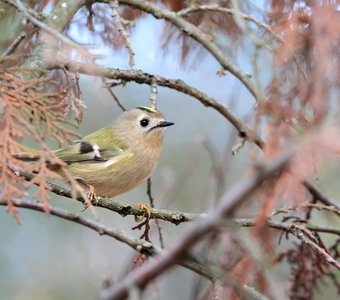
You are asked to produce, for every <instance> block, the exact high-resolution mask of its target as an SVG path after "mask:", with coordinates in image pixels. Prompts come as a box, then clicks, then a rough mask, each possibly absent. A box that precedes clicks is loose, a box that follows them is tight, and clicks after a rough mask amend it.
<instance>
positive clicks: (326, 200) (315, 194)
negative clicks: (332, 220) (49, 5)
mask: <svg viewBox="0 0 340 300" xmlns="http://www.w3.org/2000/svg"><path fill="white" fill-rule="evenodd" d="M303 185H304V186H305V187H306V189H307V190H308V191H309V192H310V193H311V194H312V196H313V197H314V198H315V199H317V200H318V201H320V202H322V203H323V204H325V205H328V206H334V207H335V208H337V209H340V205H338V204H337V203H336V202H335V201H334V200H332V199H330V198H329V197H327V196H326V195H324V194H323V193H322V191H321V190H320V189H319V188H318V187H316V186H315V185H313V184H312V183H311V182H309V181H307V180H305V181H304V182H303Z"/></svg>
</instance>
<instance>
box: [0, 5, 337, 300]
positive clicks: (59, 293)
mask: <svg viewBox="0 0 340 300" xmlns="http://www.w3.org/2000/svg"><path fill="white" fill-rule="evenodd" d="M260 5H262V2H261V3H260ZM76 18H77V17H76ZM15 21H16V19H15V18H13V19H11V22H15ZM11 24H13V23H11ZM72 26H73V25H71V28H69V29H68V32H69V33H70V35H71V37H72V38H74V40H76V41H77V42H82V43H87V44H91V45H94V47H93V52H95V53H99V54H101V55H103V57H102V59H101V60H100V61H99V63H100V64H102V65H104V66H111V67H114V68H128V67H129V66H128V60H129V57H128V53H127V51H126V49H125V48H124V49H121V50H115V51H111V50H109V49H107V48H105V47H103V46H102V45H101V41H100V40H99V39H96V38H95V37H93V36H91V35H90V34H86V29H82V31H80V29H79V27H78V26H73V27H72ZM163 28H164V22H162V21H158V20H155V19H154V18H152V17H144V18H143V19H141V20H139V21H138V22H137V25H136V28H134V30H133V34H132V36H131V43H132V47H133V49H134V50H135V54H136V55H135V63H136V67H137V69H142V70H143V71H145V72H149V73H155V74H159V75H161V76H165V77H169V78H180V79H182V80H184V81H185V82H186V83H188V84H189V85H192V86H194V87H197V88H199V89H200V90H201V91H203V92H205V93H207V94H208V95H210V96H212V97H213V98H215V99H216V100H218V101H219V102H221V103H223V104H226V105H228V106H229V107H230V108H231V109H232V110H233V111H234V113H235V114H236V115H237V116H238V117H239V118H241V119H242V120H244V122H245V123H247V124H248V125H249V126H250V127H251V126H252V122H253V115H254V107H255V103H254V100H253V98H252V97H251V96H250V94H249V92H248V91H246V89H245V88H244V87H243V85H242V84H241V83H240V82H239V81H238V80H237V79H235V77H234V76H232V75H230V74H228V73H227V74H226V75H225V76H222V77H219V76H217V75H216V73H217V72H218V71H219V69H220V67H219V65H218V63H217V62H216V61H215V60H214V59H213V58H212V57H211V56H210V55H205V54H203V53H202V51H198V52H196V53H194V54H193V55H190V56H189V57H188V59H187V62H186V63H185V64H184V65H183V64H182V63H180V60H179V55H180V53H179V49H178V47H177V45H171V46H170V47H168V49H167V51H164V49H163V48H162V47H161V45H160V43H159V40H160V38H161V35H162V34H163ZM14 29H15V27H14V26H11V27H6V26H3V27H1V28H0V45H1V42H3V41H4V38H5V37H6V38H8V32H9V31H11V30H12V31H13V35H12V36H13V37H15V36H16V34H17V32H16V31H15V30H14ZM250 51H253V48H251V47H247V41H245V46H244V47H243V48H242V49H241V50H240V52H239V53H238V54H237V55H236V57H235V60H236V61H237V63H238V65H239V66H240V68H242V69H243V70H244V71H246V72H247V71H249V72H250V73H251V72H252V70H251V67H250V66H251V61H250V58H251V55H250V54H249V53H250ZM270 59H271V57H269V56H268V57H267V56H266V55H262V57H261V62H262V64H261V77H262V78H261V79H262V80H263V81H264V82H266V80H268V79H269V78H270V76H271V75H270V74H271V73H270V70H267V69H268V66H269V61H270ZM80 83H81V90H82V96H81V99H82V100H83V101H84V102H85V104H86V107H87V108H86V110H85V115H84V118H83V122H82V123H81V124H80V128H79V133H80V134H81V135H85V134H88V133H90V132H92V131H95V130H97V129H99V128H101V127H103V126H104V125H106V124H108V123H109V122H111V121H112V120H114V119H115V118H116V117H117V116H118V115H119V114H120V113H121V110H120V108H119V107H118V106H117V105H116V103H115V102H114V100H113V99H112V97H111V96H110V95H109V93H108V92H107V90H106V89H104V88H103V83H102V81H101V80H100V79H97V78H94V77H89V76H81V80H80ZM114 92H115V93H116V95H117V96H118V98H119V99H120V100H121V102H122V103H123V104H124V106H125V107H127V108H133V107H136V106H141V105H149V104H150V102H149V100H148V98H149V96H150V87H149V86H147V85H138V84H134V83H127V84H126V85H125V86H123V87H117V88H115V89H114ZM157 104H158V108H159V110H160V111H161V112H162V113H163V114H164V115H165V116H166V118H167V119H168V120H170V121H173V122H175V124H176V125H175V126H173V127H171V128H169V129H168V130H167V132H166V137H165V144H164V150H163V154H162V156H161V161H160V164H159V166H158V168H157V170H156V171H155V173H154V174H153V175H152V194H153V196H154V198H155V205H156V207H157V208H167V209H173V210H180V211H184V212H204V211H206V210H207V209H209V207H211V206H212V202H213V201H214V199H215V198H216V197H217V198H218V197H219V196H220V195H221V194H223V192H224V191H226V190H228V188H229V187H230V186H231V185H233V184H234V183H236V182H237V181H238V180H239V179H240V178H241V177H242V176H243V175H244V174H245V172H246V171H247V169H248V167H249V164H250V162H249V160H250V157H249V153H252V151H255V152H256V151H257V150H256V149H255V147H254V146H249V145H246V146H245V148H243V149H241V151H240V152H239V153H238V154H237V155H235V156H232V155H231V149H232V147H233V146H234V145H235V144H236V143H237V142H238V137H237V133H236V131H235V129H234V128H233V127H232V126H231V125H230V124H229V122H228V121H227V120H226V119H225V118H223V117H222V116H221V115H220V114H219V113H217V112H216V111H214V110H213V109H211V108H206V107H204V106H203V105H202V104H200V103H199V102H198V101H197V100H195V99H193V98H191V97H188V96H185V95H183V94H181V93H179V92H176V91H173V90H169V89H166V88H162V87H159V88H158V97H157ZM207 145H208V146H207ZM248 147H249V148H251V151H249V148H248ZM207 148H213V149H214V150H213V153H214V154H213V155H212V152H211V150H209V149H207ZM212 156H213V158H214V159H216V160H217V161H219V162H221V163H223V166H226V167H225V172H224V176H225V177H224V180H223V185H222V190H221V191H218V188H217V187H216V183H215V178H216V177H214V176H215V175H214V174H215V173H214V170H213V162H212ZM339 175H340V174H339V169H338V168H337V167H336V166H334V165H333V164H329V165H326V166H325V167H324V168H323V169H322V172H321V173H320V174H318V178H319V179H320V182H321V183H322V185H323V187H324V188H325V190H327V193H328V195H329V196H333V197H334V198H336V197H337V196H339V195H340V187H339V185H338V184H337V182H336V181H333V180H329V179H330V178H335V177H336V176H339ZM33 192H34V190H32V191H31V192H30V193H28V194H27V199H31V195H32V193H33ZM51 197H52V200H51V205H53V206H55V207H60V208H63V209H66V210H68V211H72V212H75V213H79V214H80V215H81V216H86V217H89V218H94V216H93V214H92V213H91V211H90V210H87V211H85V212H82V210H83V206H82V205H81V204H80V203H78V202H73V201H70V199H66V198H62V197H59V196H55V195H52V194H51ZM116 200H118V201H122V202H127V203H149V200H148V197H147V195H146V183H145V184H142V185H141V186H139V187H138V188H136V189H134V190H133V191H131V192H129V193H126V194H124V195H121V196H119V197H117V198H116ZM96 213H97V215H98V221H99V222H101V223H103V224H105V225H107V226H108V227H111V228H116V229H120V230H123V231H124V232H125V233H127V234H128V235H129V236H133V237H135V238H138V237H139V236H140V235H141V232H138V231H132V230H131V228H132V227H133V226H134V225H135V224H136V223H135V220H134V218H133V217H132V216H128V217H125V218H123V217H121V216H120V215H119V214H116V213H112V212H110V211H105V210H103V209H100V208H96ZM250 216H251V215H250ZM20 218H21V225H17V224H16V223H15V220H14V219H13V217H12V216H11V215H9V214H7V213H6V211H5V209H4V208H1V209H0V220H1V226H0V298H1V299H18V300H19V299H95V298H96V297H98V293H99V292H100V289H101V286H102V283H103V279H104V278H111V279H112V281H113V282H114V281H116V280H118V279H119V278H121V277H122V276H123V275H124V274H125V273H126V272H128V270H130V269H131V268H132V267H133V265H134V263H133V257H134V255H135V252H134V251H133V250H131V249H130V248H129V247H128V246H126V245H124V244H121V243H119V242H117V241H115V240H113V239H111V238H108V237H105V236H99V235H98V234H97V233H95V232H92V231H91V230H89V229H86V228H85V227H81V226H79V225H77V224H73V223H70V222H67V221H64V220H61V219H58V218H55V217H53V216H49V215H47V214H42V213H38V212H34V211H28V210H24V209H20ZM320 218H322V214H320ZM322 221H323V222H324V223H327V224H330V225H334V224H335V222H336V220H335V219H332V218H328V220H325V219H322ZM152 224H153V226H152V230H151V240H152V242H154V243H155V244H159V240H158V234H157V230H156V227H155V226H154V223H153V221H152ZM160 224H161V226H162V230H163V234H164V242H165V245H166V246H167V245H170V244H172V243H173V242H174V241H175V240H176V237H177V236H178V235H179V234H180V233H181V232H183V231H184V230H185V229H186V228H188V227H189V226H192V225H191V224H189V223H188V224H180V225H178V226H176V225H173V224H169V223H166V222H162V221H161V222H160ZM282 247H283V248H284V247H285V246H284V242H283V245H282ZM277 272H278V275H279V276H280V278H281V277H282V278H283V279H285V280H287V279H288V277H289V274H288V273H287V266H284V265H283V266H281V267H280V268H279V269H278V270H277ZM197 279H198V278H197V277H196V275H195V274H193V273H192V272H189V271H188V270H185V269H184V268H181V267H176V268H174V269H173V270H172V271H171V272H170V273H168V274H166V275H164V276H162V277H160V279H159V280H157V281H156V282H155V283H154V284H151V285H150V286H149V288H148V289H147V294H146V295H148V296H147V297H146V298H147V299H169V300H170V299H175V298H178V299H194V297H193V295H192V292H191V291H192V285H193V284H194V283H195V282H196V281H197ZM327 293H328V294H327ZM320 295H322V296H320V299H331V298H332V297H336V296H335V291H334V290H332V289H330V290H329V291H327V292H325V291H323V290H321V291H320ZM325 295H326V296H325ZM333 299H335V298H333Z"/></svg>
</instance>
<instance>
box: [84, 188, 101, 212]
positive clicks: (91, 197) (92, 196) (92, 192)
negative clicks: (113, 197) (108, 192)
mask: <svg viewBox="0 0 340 300" xmlns="http://www.w3.org/2000/svg"><path fill="white" fill-rule="evenodd" d="M88 188H89V191H88V192H87V195H86V196H87V199H88V201H85V202H84V209H83V210H82V212H84V211H85V210H87V209H88V208H89V206H90V204H91V203H92V204H93V205H94V206H97V205H98V198H97V195H96V189H95V187H94V186H93V185H89V186H88Z"/></svg>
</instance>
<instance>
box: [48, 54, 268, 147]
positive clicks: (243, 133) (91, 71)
mask: <svg viewBox="0 0 340 300" xmlns="http://www.w3.org/2000/svg"><path fill="white" fill-rule="evenodd" d="M64 67H66V68H68V69H69V70H72V71H74V72H79V73H82V74H87V75H92V76H100V77H106V78H109V79H112V80H122V82H127V81H134V82H136V83H141V84H142V83H144V84H148V85H151V84H152V83H156V84H157V85H159V86H165V87H168V88H171V89H174V90H177V91H179V92H182V93H184V94H187V95H190V96H192V97H194V98H196V99H197V100H198V101H200V102H201V103H202V104H203V105H205V106H210V107H212V108H214V109H215V110H216V111H218V112H219V113H220V114H221V115H223V116H224V117H225V118H226V119H227V120H229V122H230V123H231V124H232V125H233V126H234V127H235V128H236V129H237V130H238V132H239V135H240V137H242V138H246V139H247V141H249V142H253V143H255V144H256V145H257V146H258V147H260V148H262V147H263V144H264V143H263V141H262V140H261V138H260V137H259V136H258V135H257V134H256V133H255V132H254V131H252V130H251V129H250V128H248V127H247V126H246V125H245V124H244V123H243V122H242V121H241V120H240V119H239V118H238V117H237V116H236V115H235V114H234V113H233V112H232V111H231V110H230V109H229V108H228V107H227V106H225V105H223V104H221V103H220V102H218V101H217V100H215V99H214V98H213V97H210V96H208V95H207V94H205V93H203V92H201V91H200V90H198V89H196V88H194V87H192V86H189V85H188V84H186V83H185V82H184V81H182V80H180V79H170V78H166V77H162V76H158V75H157V76H155V75H152V74H149V73H146V72H143V71H141V70H121V69H114V68H106V67H101V66H99V65H93V64H92V65H89V64H83V63H78V62H75V61H71V60H70V61H66V62H59V63H58V64H57V65H51V66H49V68H50V69H55V68H64ZM115 85H116V84H115Z"/></svg>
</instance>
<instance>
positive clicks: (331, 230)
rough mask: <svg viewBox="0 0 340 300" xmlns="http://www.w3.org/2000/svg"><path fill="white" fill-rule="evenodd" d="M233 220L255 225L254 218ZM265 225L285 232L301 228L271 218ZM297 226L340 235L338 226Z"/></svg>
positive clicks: (243, 225) (246, 224)
mask: <svg viewBox="0 0 340 300" xmlns="http://www.w3.org/2000/svg"><path fill="white" fill-rule="evenodd" d="M233 221H234V222H235V223H236V224H237V225H238V226H242V227H250V226H255V225H256V222H255V219H248V218H247V219H243V218H235V219H233ZM267 225H268V226H269V227H270V228H273V229H279V230H283V231H285V232H290V233H293V231H296V229H301V228H294V226H296V224H287V223H285V222H277V221H272V220H268V221H267ZM299 226H300V227H303V228H306V229H308V230H310V231H315V232H323V233H329V234H335V235H340V228H339V227H332V226H323V225H316V224H303V225H299Z"/></svg>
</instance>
